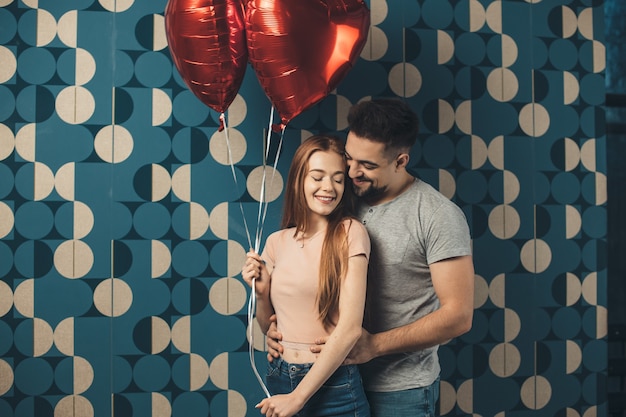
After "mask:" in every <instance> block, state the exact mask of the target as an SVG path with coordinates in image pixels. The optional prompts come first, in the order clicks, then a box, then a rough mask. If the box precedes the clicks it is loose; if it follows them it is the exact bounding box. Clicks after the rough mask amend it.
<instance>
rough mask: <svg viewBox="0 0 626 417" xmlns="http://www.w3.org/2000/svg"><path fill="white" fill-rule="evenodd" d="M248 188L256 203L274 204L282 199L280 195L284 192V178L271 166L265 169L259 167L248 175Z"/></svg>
mask: <svg viewBox="0 0 626 417" xmlns="http://www.w3.org/2000/svg"><path fill="white" fill-rule="evenodd" d="M263 173H265V175H263ZM263 184H264V187H263ZM246 188H247V189H248V193H249V194H250V196H252V198H254V199H255V200H256V201H263V202H264V203H267V202H272V201H274V200H276V199H277V198H278V197H280V193H281V192H282V190H283V177H282V176H281V174H280V172H279V171H277V170H275V169H274V168H273V167H271V166H265V169H264V167H263V166H259V167H256V168H254V169H253V170H252V171H251V172H250V174H249V175H248V179H247V181H246ZM263 190H265V192H264V193H263V194H264V195H263V198H261V197H262V196H261V194H262V191H263Z"/></svg>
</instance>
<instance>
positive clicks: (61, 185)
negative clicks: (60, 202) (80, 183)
mask: <svg viewBox="0 0 626 417" xmlns="http://www.w3.org/2000/svg"><path fill="white" fill-rule="evenodd" d="M75 173H76V163H75V162H68V163H67V164H64V165H61V167H60V168H59V169H58V170H57V172H56V174H54V188H55V189H56V190H57V193H58V194H59V195H60V196H61V197H62V198H64V199H65V200H67V201H74V191H75V177H76V176H75Z"/></svg>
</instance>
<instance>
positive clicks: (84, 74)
mask: <svg viewBox="0 0 626 417" xmlns="http://www.w3.org/2000/svg"><path fill="white" fill-rule="evenodd" d="M95 74H96V60H95V59H94V57H93V56H92V55H91V54H90V53H89V51H87V50H86V49H83V48H76V85H85V84H87V83H88V82H89V81H91V80H92V79H93V76H94V75H95Z"/></svg>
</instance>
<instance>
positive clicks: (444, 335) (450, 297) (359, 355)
mask: <svg viewBox="0 0 626 417" xmlns="http://www.w3.org/2000/svg"><path fill="white" fill-rule="evenodd" d="M430 271H431V275H432V281H433V286H434V289H435V292H436V294H437V297H438V298H439V302H440V307H439V309H437V310H436V311H433V312H432V313H430V314H427V315H426V316H423V317H421V318H420V319H418V320H416V321H414V322H413V323H409V324H407V325H404V326H401V327H397V328H395V329H391V330H387V331H384V332H381V333H376V334H370V333H368V332H366V331H363V333H362V336H361V338H360V339H359V341H358V343H357V344H356V346H355V347H354V348H353V349H352V352H351V353H350V355H349V357H348V358H347V360H346V362H345V363H346V364H355V363H365V362H368V361H370V360H372V359H373V358H376V357H378V356H383V355H389V354H392V353H401V352H413V351H417V350H422V349H426V348H429V347H432V346H435V345H438V344H442V343H445V342H447V341H449V340H450V339H453V338H455V337H457V336H460V335H462V334H464V333H466V332H468V331H469V330H470V329H471V327H472V318H473V314H474V265H473V261H472V257H471V256H461V257H456V258H450V259H446V260H443V261H439V262H435V263H433V264H431V265H430ZM316 342H317V343H319V344H320V345H321V344H323V343H324V342H325V340H323V339H320V340H318V341H316ZM320 345H316V346H313V347H312V348H311V351H313V352H319V351H321V346H320Z"/></svg>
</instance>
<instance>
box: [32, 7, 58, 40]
mask: <svg viewBox="0 0 626 417" xmlns="http://www.w3.org/2000/svg"><path fill="white" fill-rule="evenodd" d="M56 35H57V21H56V20H55V19H54V16H53V15H52V13H50V12H49V11H47V10H45V9H39V8H37V47H42V46H46V45H48V44H49V43H50V42H52V41H53V40H54V38H55V37H56Z"/></svg>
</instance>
